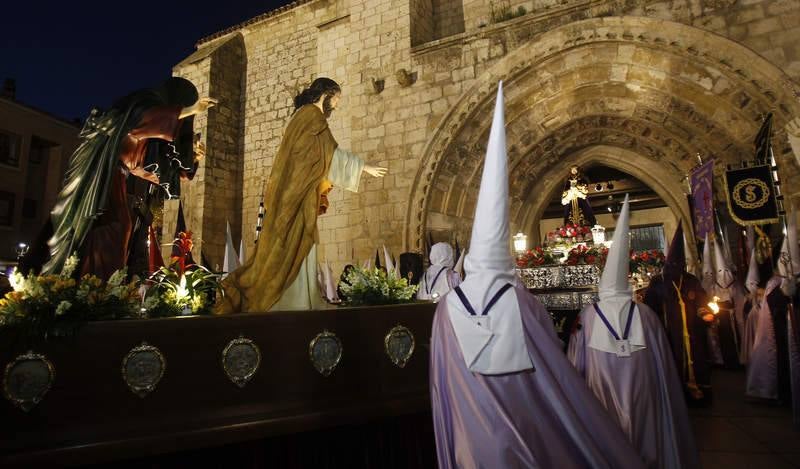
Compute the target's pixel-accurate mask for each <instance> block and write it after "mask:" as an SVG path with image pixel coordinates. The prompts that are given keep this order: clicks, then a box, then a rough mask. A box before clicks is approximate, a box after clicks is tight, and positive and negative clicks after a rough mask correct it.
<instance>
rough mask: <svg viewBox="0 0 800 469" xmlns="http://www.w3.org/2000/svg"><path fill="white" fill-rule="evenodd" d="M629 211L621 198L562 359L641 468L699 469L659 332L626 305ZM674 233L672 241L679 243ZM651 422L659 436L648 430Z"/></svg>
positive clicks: (648, 317)
mask: <svg viewBox="0 0 800 469" xmlns="http://www.w3.org/2000/svg"><path fill="white" fill-rule="evenodd" d="M629 214H630V208H629V206H628V199H627V197H626V198H625V203H624V204H623V208H622V211H621V213H620V217H619V221H618V222H617V226H616V228H615V230H614V241H613V244H612V245H611V249H610V250H609V253H608V258H607V260H606V265H605V268H604V270H603V275H602V277H601V279H600V285H599V290H600V291H599V294H600V301H598V303H597V304H595V305H590V306H587V307H586V308H585V309H584V310H583V312H581V314H580V317H579V321H580V325H581V327H576V328H575V330H574V332H573V334H572V337H571V339H570V343H569V349H568V351H567V356H568V357H569V359H570V361H571V362H572V363H573V365H575V368H576V369H577V370H578V371H579V372H580V373H581V374H582V375H583V376H584V378H585V379H586V383H587V384H588V385H589V388H590V389H592V391H594V393H595V395H596V396H597V398H598V399H599V400H600V402H601V403H603V405H604V406H605V408H606V410H607V411H608V412H609V414H610V415H611V418H612V419H613V420H614V421H615V422H616V423H617V424H619V426H620V427H621V428H622V429H623V431H624V432H625V434H626V435H627V436H628V438H629V439H630V441H631V442H632V443H633V444H634V446H635V447H636V448H637V449H638V450H639V454H640V455H641V456H642V459H644V461H645V463H646V464H647V467H650V468H662V469H670V468H678V467H680V468H694V467H698V466H699V461H698V454H697V449H696V447H695V444H694V440H693V438H692V434H691V425H690V424H689V415H688V411H687V409H686V403H685V399H684V396H683V388H682V383H681V380H680V378H679V377H678V374H677V372H676V370H675V366H674V364H673V359H672V349H671V347H670V344H669V341H668V339H667V335H666V333H665V331H664V327H663V326H662V325H661V323H660V322H659V318H658V316H656V314H655V313H654V312H653V310H652V309H650V308H649V307H648V306H647V305H644V304H634V303H632V299H631V296H632V295H631V291H630V288H628V277H627V274H628V241H629V236H628V220H629ZM678 234H679V235H680V236H676V242H675V241H674V242H673V244H674V245H676V246H683V236H682V234H681V233H678ZM676 254H677V253H675V252H672V253H671V256H672V259H671V260H672V262H673V265H672V267H673V268H676V267H678V264H680V263H681V262H680V261H679V260H678V259H677V258H676ZM676 275H677V277H679V276H680V270H678V272H677V274H676ZM672 278H675V277H672ZM629 321H630V326H627V324H628V323H629ZM626 329H627V330H628V332H627V333H626V332H625V331H626ZM612 331H613V332H612ZM645 345H646V346H645ZM653 421H657V422H658V427H659V430H658V431H653V428H652V425H653Z"/></svg>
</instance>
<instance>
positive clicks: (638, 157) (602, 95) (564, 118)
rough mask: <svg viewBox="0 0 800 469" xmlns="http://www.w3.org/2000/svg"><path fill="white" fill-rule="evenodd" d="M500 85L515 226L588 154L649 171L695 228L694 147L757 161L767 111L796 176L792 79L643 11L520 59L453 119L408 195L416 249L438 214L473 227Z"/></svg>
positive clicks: (488, 75)
mask: <svg viewBox="0 0 800 469" xmlns="http://www.w3.org/2000/svg"><path fill="white" fill-rule="evenodd" d="M500 80H503V81H504V83H505V87H504V88H505V91H506V103H505V104H506V132H507V136H508V151H509V158H510V168H511V182H510V184H511V191H510V197H511V220H512V224H513V225H514V226H515V228H516V227H523V226H524V227H528V228H530V227H531V226H533V224H534V223H536V222H537V221H538V218H537V217H540V216H541V207H542V204H545V203H546V201H545V199H547V197H546V195H547V194H551V193H552V190H554V189H552V188H553V187H556V185H559V184H561V183H562V182H563V181H562V180H561V179H560V178H563V174H564V173H563V171H561V169H562V168H564V169H565V168H566V167H567V166H568V165H569V164H573V163H579V162H581V161H597V162H601V163H602V164H606V165H608V166H612V167H616V168H618V169H620V170H623V171H625V172H627V173H629V174H631V175H632V176H635V177H637V178H639V179H640V180H642V181H643V182H645V183H647V184H649V185H650V186H651V187H652V188H653V189H654V190H656V192H657V193H659V195H660V196H661V197H662V198H663V199H664V200H665V201H666V202H667V203H668V204H669V206H670V207H671V208H672V209H673V211H674V212H675V213H676V214H679V217H680V218H681V219H683V220H684V222H687V221H688V207H687V206H686V204H685V202H684V201H683V186H682V183H681V180H682V179H683V177H684V176H685V174H686V172H687V171H689V169H690V168H691V167H692V166H693V165H694V163H695V161H696V159H695V155H696V154H698V153H699V154H701V155H702V156H703V157H704V158H708V157H714V158H717V159H718V160H719V161H720V162H722V163H726V162H727V163H733V162H738V161H740V160H741V159H742V158H748V157H750V153H751V148H752V147H751V139H752V137H753V135H755V133H756V131H757V129H758V127H759V125H760V118H761V116H763V115H764V114H765V113H766V112H768V111H772V112H773V113H774V114H775V129H776V132H775V136H774V145H775V150H776V155H777V157H778V158H779V161H780V162H781V163H783V164H782V172H783V173H784V174H783V177H784V178H786V177H791V176H793V175H796V174H797V173H798V168H797V166H796V164H795V162H794V161H793V160H792V159H790V158H786V157H784V154H785V153H788V145H787V144H786V136H785V133H783V130H782V129H783V124H784V123H785V122H786V121H787V120H789V118H790V116H792V115H796V114H800V106H799V105H798V102H797V101H795V100H794V99H793V98H792V96H791V90H790V89H789V88H788V86H785V84H787V83H790V80H789V78H788V77H787V76H786V75H784V74H783V72H781V70H779V69H778V68H777V67H775V66H774V65H773V64H771V63H770V62H768V61H767V60H766V59H764V58H763V57H761V56H759V55H758V54H756V53H754V52H753V51H751V50H750V49H748V48H746V47H744V46H742V45H741V44H738V43H736V42H733V41H731V40H729V39H726V38H724V37H721V36H718V35H715V34H713V33H710V32H707V31H703V30H700V29H697V28H693V27H690V26H686V25H683V24H679V23H673V22H669V21H663V20H656V19H649V18H639V17H635V18H634V17H624V18H620V17H611V18H596V19H591V20H586V21H580V22H576V23H572V24H569V25H566V26H563V27H560V28H556V29H554V30H551V31H549V32H547V33H544V34H542V35H541V36H538V37H536V38H534V39H533V40H532V41H530V42H529V43H527V44H524V45H522V46H520V47H519V48H518V49H517V50H515V51H514V52H512V53H510V54H509V55H508V56H506V57H505V58H504V59H502V60H501V61H500V62H498V63H497V64H495V65H494V66H492V67H491V68H489V69H488V70H487V71H485V72H484V73H483V74H482V75H481V76H480V77H479V78H478V79H477V80H476V84H475V85H474V86H473V87H472V88H471V89H469V90H467V91H466V92H465V93H464V94H463V95H462V97H461V98H460V100H459V101H458V102H457V103H456V104H455V105H454V106H453V108H452V109H451V110H450V111H449V112H448V114H447V115H446V116H445V117H444V118H443V120H442V122H441V123H440V124H439V126H438V127H437V128H436V129H435V131H434V133H433V135H432V137H431V138H430V140H429V141H428V143H427V146H426V149H425V152H424V155H423V159H422V162H421V166H420V171H419V173H418V174H417V178H416V180H415V181H414V185H413V187H412V189H411V194H410V203H409V209H408V213H407V223H406V233H405V245H406V248H410V249H420V248H421V245H422V240H423V237H424V232H425V230H426V227H428V226H429V225H430V222H431V220H433V221H435V223H437V224H439V225H445V224H447V223H451V224H452V225H453V226H454V229H455V230H456V231H459V230H460V231H463V230H464V229H465V227H467V226H468V225H469V224H470V223H469V222H470V219H471V218H472V216H473V212H474V205H475V198H476V196H477V187H478V183H479V180H480V168H481V164H482V161H483V154H484V151H485V148H484V146H485V142H486V140H487V138H488V131H489V126H490V124H491V113H492V108H493V106H494V94H495V88H496V85H497V82H498V81H500ZM722 166H723V165H718V167H720V169H722V168H721V167H722ZM556 175H558V177H556ZM466 234H467V235H468V233H466ZM464 238H465V237H464V236H461V239H464ZM689 241H690V243H689V244H690V245H692V244H693V243H691V241H692V240H691V239H690V240H689Z"/></svg>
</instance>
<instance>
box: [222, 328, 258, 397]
mask: <svg viewBox="0 0 800 469" xmlns="http://www.w3.org/2000/svg"><path fill="white" fill-rule="evenodd" d="M260 364H261V350H259V348H258V345H256V343H255V342H253V341H252V340H250V339H247V338H244V337H241V336H239V338H238V339H233V340H231V341H230V342H228V345H226V346H225V349H224V350H223V351H222V369H223V370H224V371H225V375H226V376H227V377H228V379H230V380H231V381H233V383H234V384H235V385H237V386H239V387H240V388H243V387H244V386H245V385H246V384H247V383H248V382H249V381H250V380H251V379H252V378H253V376H254V375H255V374H256V371H258V366H259V365H260Z"/></svg>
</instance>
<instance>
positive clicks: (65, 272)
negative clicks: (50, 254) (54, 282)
mask: <svg viewBox="0 0 800 469" xmlns="http://www.w3.org/2000/svg"><path fill="white" fill-rule="evenodd" d="M77 266H78V254H77V253H74V252H73V253H72V255H71V256H69V257H68V258H67V260H66V261H64V267H63V268H62V269H61V276H62V277H65V278H69V277H72V273H73V272H75V268H76V267H77Z"/></svg>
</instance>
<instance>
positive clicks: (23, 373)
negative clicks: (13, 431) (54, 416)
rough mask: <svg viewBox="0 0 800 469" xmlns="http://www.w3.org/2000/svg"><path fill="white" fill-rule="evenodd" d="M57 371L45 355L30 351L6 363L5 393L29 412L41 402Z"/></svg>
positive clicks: (15, 403)
mask: <svg viewBox="0 0 800 469" xmlns="http://www.w3.org/2000/svg"><path fill="white" fill-rule="evenodd" d="M55 378H56V372H55V369H54V368H53V364H52V363H50V360H48V359H47V357H45V356H44V355H41V354H38V353H33V352H32V351H28V352H27V353H25V354H22V355H19V356H18V357H17V358H15V359H14V361H12V362H11V363H9V364H8V365H6V371H5V374H4V375H3V393H4V394H5V396H6V399H8V400H9V401H11V403H12V404H14V405H15V406H17V407H19V408H20V409H22V410H23V411H25V412H27V411H29V410H31V409H32V408H33V407H34V406H35V405H36V404H38V403H39V402H41V400H42V399H43V398H44V395H45V394H47V391H49V390H50V386H52V385H53V381H54V380H55Z"/></svg>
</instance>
